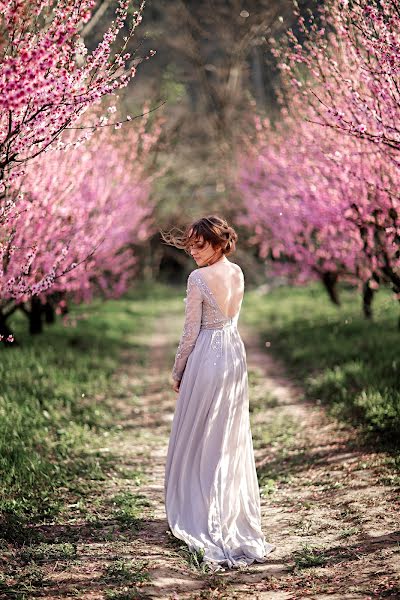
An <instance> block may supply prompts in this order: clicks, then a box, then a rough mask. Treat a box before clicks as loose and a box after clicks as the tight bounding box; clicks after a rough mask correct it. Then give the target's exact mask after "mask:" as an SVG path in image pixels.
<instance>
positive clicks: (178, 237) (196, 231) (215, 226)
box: [160, 215, 238, 256]
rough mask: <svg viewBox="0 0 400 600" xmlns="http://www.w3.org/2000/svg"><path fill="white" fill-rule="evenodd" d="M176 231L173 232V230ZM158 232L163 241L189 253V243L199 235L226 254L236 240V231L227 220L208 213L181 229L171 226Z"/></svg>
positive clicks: (234, 246) (233, 248) (234, 247)
mask: <svg viewBox="0 0 400 600" xmlns="http://www.w3.org/2000/svg"><path fill="white" fill-rule="evenodd" d="M174 230H177V232H178V233H176V234H174V233H173V231H174ZM160 234H161V237H162V239H163V240H164V242H165V243H167V244H168V245H170V246H175V247H176V248H181V249H183V250H185V252H187V253H188V254H189V251H190V245H191V243H192V242H193V241H195V240H197V239H198V238H199V237H203V239H204V242H210V244H211V245H212V247H213V248H214V249H217V248H221V249H222V254H225V255H226V256H228V255H229V254H232V252H234V251H235V250H236V242H237V240H238V235H237V233H236V231H235V230H234V229H233V227H231V226H230V225H228V223H227V221H226V220H225V219H223V218H222V217H218V216H217V215H208V216H207V217H202V218H201V219H197V221H194V222H192V223H191V224H190V225H187V227H186V229H185V230H184V231H182V230H181V229H178V228H177V227H173V228H172V229H171V230H170V231H168V232H164V231H161V230H160Z"/></svg>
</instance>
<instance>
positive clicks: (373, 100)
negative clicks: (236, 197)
mask: <svg viewBox="0 0 400 600" xmlns="http://www.w3.org/2000/svg"><path fill="white" fill-rule="evenodd" d="M391 8H393V3H392V2H391V1H390V0H388V1H384V2H379V3H376V2H372V3H368V4H367V3H366V2H364V1H360V2H354V3H351V6H350V4H347V3H345V2H341V1H339V0H334V1H333V2H331V3H329V5H326V6H325V7H324V8H322V9H321V14H320V15H319V16H318V19H316V18H315V17H314V16H313V15H312V14H310V16H309V19H308V22H306V21H305V19H304V18H303V17H301V16H300V15H298V19H299V29H300V30H301V31H302V33H303V36H304V37H305V40H306V41H305V43H303V44H300V42H299V40H298V39H297V38H296V36H295V35H294V33H293V32H292V31H289V32H288V44H287V45H286V46H284V47H283V48H282V47H281V48H279V47H278V46H276V49H275V54H276V56H277V57H278V58H279V60H280V69H281V72H282V80H283V90H282V93H281V102H282V110H281V114H280V119H279V120H277V121H276V122H275V123H273V124H271V123H270V122H269V121H268V120H262V119H259V118H257V119H256V130H257V132H256V135H255V138H254V139H252V140H250V141H249V143H248V146H247V149H246V151H243V150H241V152H240V156H239V163H240V169H239V177H238V187H239V189H240V191H241V194H242V197H243V200H244V209H243V211H242V213H241V214H240V215H239V217H238V221H239V222H240V223H242V224H244V225H246V226H247V227H248V228H249V229H251V230H252V231H253V238H252V241H253V242H254V243H255V244H257V245H258V246H259V249H260V254H261V256H263V257H268V258H269V259H270V264H272V265H274V270H275V272H276V273H284V274H286V275H291V276H292V277H293V278H294V279H295V280H297V281H299V282H303V281H307V280H309V279H311V278H321V279H323V280H324V279H326V277H328V276H329V277H331V278H333V280H334V279H335V278H338V277H340V278H346V279H348V280H350V281H352V282H359V283H360V284H363V285H368V286H369V287H370V288H371V289H375V288H377V287H378V286H379V283H380V282H389V283H390V284H391V286H392V288H393V289H394V291H395V292H396V294H399V293H400V196H399V191H398V190H399V188H400V186H399V159H398V150H399V149H400V136H399V131H398V130H397V126H398V123H399V117H400V110H399V108H400V104H399V94H398V74H399V63H398V61H396V60H393V57H396V56H398V51H399V40H400V14H399V12H398V11H397V12H396V11H390V9H391ZM327 31H328V32H329V33H328V34H327V33H326V32H327Z"/></svg>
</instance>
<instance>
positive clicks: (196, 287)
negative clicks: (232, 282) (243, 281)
mask: <svg viewBox="0 0 400 600" xmlns="http://www.w3.org/2000/svg"><path fill="white" fill-rule="evenodd" d="M199 271H200V269H196V270H194V271H192V272H191V273H190V275H189V277H188V281H187V287H186V298H185V303H186V307H185V323H184V326H183V332H182V335H181V339H180V342H179V346H178V350H177V352H176V356H175V362H174V366H173V369H172V377H173V379H175V380H178V381H180V380H181V378H182V374H183V371H184V369H185V365H186V361H187V359H188V357H189V355H190V353H191V352H192V350H193V348H194V345H195V343H196V339H197V336H198V334H199V332H200V330H201V329H219V328H223V327H226V326H227V325H231V324H233V325H236V324H237V322H238V318H239V312H240V306H241V301H242V298H243V292H242V291H241V290H240V289H239V293H240V300H239V302H238V300H237V298H236V299H235V301H236V305H237V304H239V310H238V311H237V312H236V315H234V316H233V317H227V316H225V315H224V314H223V313H222V312H221V309H220V304H219V303H218V302H217V300H216V294H214V293H213V292H212V291H211V289H210V287H209V284H207V283H206V279H205V276H204V275H203V274H202V273H200V272H199ZM242 278H243V274H242ZM221 287H222V286H221ZM221 304H222V303H221ZM216 337H218V336H216Z"/></svg>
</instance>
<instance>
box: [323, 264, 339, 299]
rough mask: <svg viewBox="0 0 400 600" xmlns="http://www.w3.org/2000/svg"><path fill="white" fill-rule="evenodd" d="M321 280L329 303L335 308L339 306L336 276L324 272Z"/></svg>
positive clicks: (329, 272)
mask: <svg viewBox="0 0 400 600" xmlns="http://www.w3.org/2000/svg"><path fill="white" fill-rule="evenodd" d="M321 280H322V283H323V284H324V287H325V289H326V291H327V292H328V296H329V299H330V300H331V302H333V304H336V306H340V299H339V295H338V291H337V282H338V274H337V273H332V272H331V271H326V272H325V273H322V275H321Z"/></svg>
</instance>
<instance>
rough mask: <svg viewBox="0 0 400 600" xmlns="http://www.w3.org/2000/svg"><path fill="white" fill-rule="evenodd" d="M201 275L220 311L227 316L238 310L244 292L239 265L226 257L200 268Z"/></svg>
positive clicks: (229, 316)
mask: <svg viewBox="0 0 400 600" xmlns="http://www.w3.org/2000/svg"><path fill="white" fill-rule="evenodd" d="M201 275H202V277H203V279H204V281H205V282H206V284H207V287H208V288H209V290H210V291H211V293H212V294H213V296H214V298H215V300H216V302H217V304H218V306H219V308H220V310H221V312H222V313H223V314H224V315H225V316H226V317H228V318H231V317H234V316H235V315H236V314H237V313H238V312H239V310H240V307H241V304H242V300H243V294H244V277H243V272H242V269H241V268H240V267H239V265H236V264H235V263H231V262H230V261H229V260H227V259H223V260H222V261H217V262H216V263H214V264H213V265H210V266H208V267H202V268H201Z"/></svg>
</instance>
